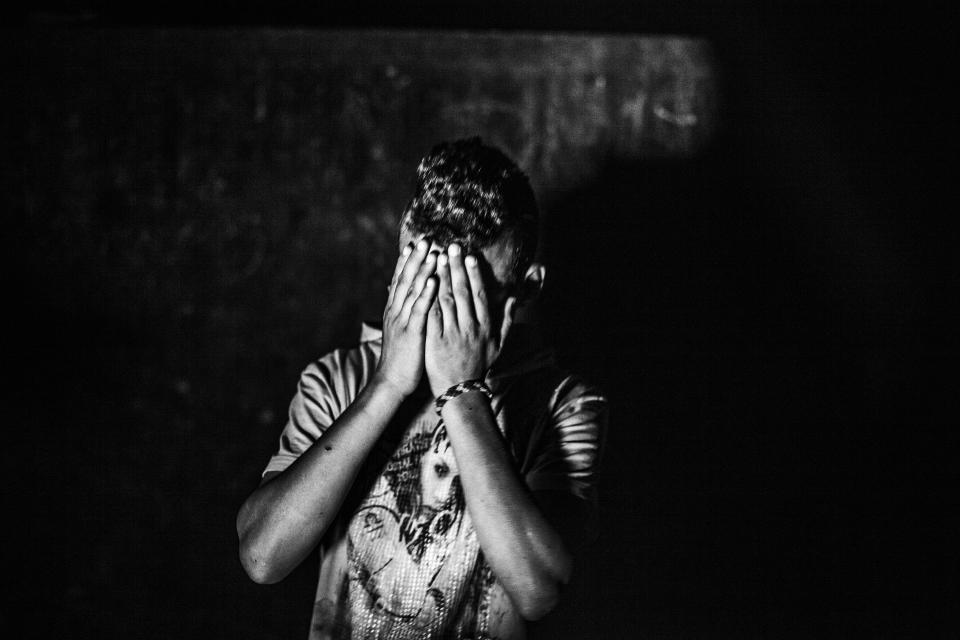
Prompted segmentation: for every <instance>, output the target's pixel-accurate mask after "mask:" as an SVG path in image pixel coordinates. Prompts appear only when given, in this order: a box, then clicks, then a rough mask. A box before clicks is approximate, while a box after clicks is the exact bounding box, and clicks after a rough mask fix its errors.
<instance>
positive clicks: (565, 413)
mask: <svg viewBox="0 0 960 640" xmlns="http://www.w3.org/2000/svg"><path fill="white" fill-rule="evenodd" d="M550 407H551V409H550V413H549V416H548V418H547V421H546V423H545V424H544V425H543V429H542V431H541V433H540V434H539V437H538V438H537V441H538V442H537V453H536V456H535V458H534V462H533V464H532V465H531V467H530V468H529V470H528V471H527V473H526V477H525V480H526V483H527V486H528V487H530V489H531V490H533V491H545V490H554V491H564V492H567V493H571V494H573V495H575V496H577V497H579V498H583V499H584V500H587V501H588V502H589V503H590V504H591V505H594V506H595V505H596V498H597V477H598V471H599V462H600V453H601V449H602V444H603V440H604V438H605V436H606V430H607V399H606V398H605V397H604V396H603V394H602V393H601V392H600V391H599V390H598V389H597V388H596V387H592V386H590V385H588V384H587V383H585V382H584V381H583V380H580V379H578V378H575V377H573V376H570V377H567V378H566V379H565V380H563V382H561V384H560V385H559V387H557V389H556V390H555V392H554V394H553V397H552V398H551V402H550Z"/></svg>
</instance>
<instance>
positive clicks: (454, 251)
mask: <svg viewBox="0 0 960 640" xmlns="http://www.w3.org/2000/svg"><path fill="white" fill-rule="evenodd" d="M447 251H448V252H449V253H450V255H452V256H458V255H460V245H458V244H456V243H454V244H452V245H450V247H449V248H448V249H447Z"/></svg>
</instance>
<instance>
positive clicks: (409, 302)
mask: <svg viewBox="0 0 960 640" xmlns="http://www.w3.org/2000/svg"><path fill="white" fill-rule="evenodd" d="M436 267H437V254H436V253H435V252H433V251H431V252H430V253H428V254H427V255H426V257H425V258H424V259H423V263H422V264H421V265H420V269H419V270H418V271H417V274H416V276H415V277H414V278H413V282H411V283H410V288H409V289H408V290H407V297H406V299H405V300H404V301H403V306H402V307H401V309H400V314H399V317H400V320H401V321H402V322H409V320H410V313H411V311H412V310H413V305H414V304H415V303H416V302H417V299H418V298H419V297H420V294H421V293H422V292H423V287H424V285H426V283H427V278H429V277H430V276H432V275H433V272H434V270H435V269H436Z"/></svg>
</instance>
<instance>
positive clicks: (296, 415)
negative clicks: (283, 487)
mask: <svg viewBox="0 0 960 640" xmlns="http://www.w3.org/2000/svg"><path fill="white" fill-rule="evenodd" d="M335 356H336V353H332V354H329V355H327V356H324V357H323V358H321V359H320V360H318V361H316V362H311V363H310V364H309V365H308V366H307V368H306V369H304V370H303V372H302V373H301V374H300V382H299V383H298V384H297V392H296V393H295V394H294V396H293V399H292V400H291V401H290V409H289V412H288V416H287V424H286V426H285V427H284V428H283V431H282V432H281V434H280V446H279V448H278V449H277V452H276V453H275V454H273V456H272V457H271V458H270V462H268V463H267V467H266V468H265V469H264V470H263V474H262V475H266V474H267V473H270V472H271V471H283V470H285V469H286V468H287V467H289V466H290V465H291V464H292V463H293V461H294V460H296V459H297V458H298V457H300V454H302V453H303V452H304V451H306V450H307V449H308V448H310V445H312V444H313V443H314V442H316V441H317V439H318V438H320V437H321V436H322V435H323V432H324V431H326V430H327V428H328V427H329V426H330V425H331V424H333V421H334V420H336V419H337V418H338V417H339V415H340V413H341V412H342V408H341V403H340V401H339V398H340V397H342V396H338V393H337V390H338V389H337V387H338V386H339V385H338V381H339V380H340V379H341V378H342V376H340V375H338V374H339V367H338V366H337V362H338V360H337V359H336V357H335Z"/></svg>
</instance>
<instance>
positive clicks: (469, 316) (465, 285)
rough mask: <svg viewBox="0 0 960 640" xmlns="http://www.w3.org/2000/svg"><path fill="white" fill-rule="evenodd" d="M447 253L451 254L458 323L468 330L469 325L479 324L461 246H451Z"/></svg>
mask: <svg viewBox="0 0 960 640" xmlns="http://www.w3.org/2000/svg"><path fill="white" fill-rule="evenodd" d="M447 253H449V254H450V285H451V287H452V289H453V299H454V300H455V301H456V304H457V322H458V323H459V325H460V327H461V328H463V329H466V328H467V326H468V325H471V324H476V322H477V317H476V315H475V314H474V312H473V294H471V292H470V282H469V281H468V280H467V271H466V269H464V268H463V254H462V252H461V250H460V245H458V244H456V243H453V244H451V245H450V247H449V248H448V249H447Z"/></svg>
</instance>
